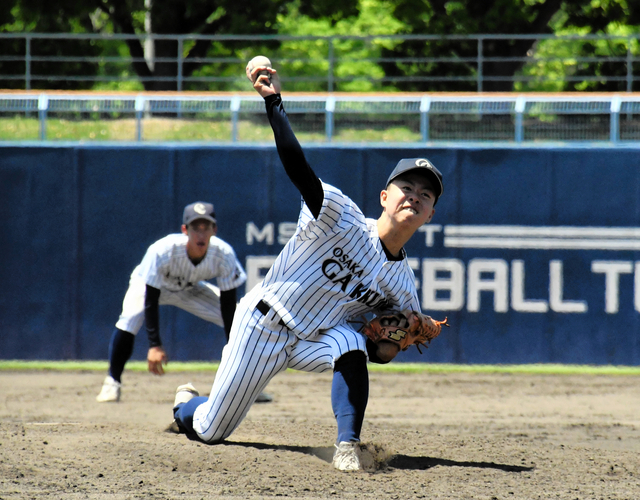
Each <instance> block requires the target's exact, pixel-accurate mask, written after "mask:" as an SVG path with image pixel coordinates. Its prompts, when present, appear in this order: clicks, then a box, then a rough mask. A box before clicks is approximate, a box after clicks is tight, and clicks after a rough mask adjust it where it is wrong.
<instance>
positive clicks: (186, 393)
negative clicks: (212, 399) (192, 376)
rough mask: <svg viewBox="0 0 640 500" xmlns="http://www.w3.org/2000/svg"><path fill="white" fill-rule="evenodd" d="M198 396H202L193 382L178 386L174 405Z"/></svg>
mask: <svg viewBox="0 0 640 500" xmlns="http://www.w3.org/2000/svg"><path fill="white" fill-rule="evenodd" d="M196 396H200V393H199V392H198V390H197V389H196V388H195V387H193V385H192V384H191V382H189V383H188V384H184V385H181V386H178V388H177V389H176V399H174V400H173V407H174V408H175V407H176V406H178V405H179V404H182V403H186V402H188V401H191V400H192V399H193V398H195V397H196Z"/></svg>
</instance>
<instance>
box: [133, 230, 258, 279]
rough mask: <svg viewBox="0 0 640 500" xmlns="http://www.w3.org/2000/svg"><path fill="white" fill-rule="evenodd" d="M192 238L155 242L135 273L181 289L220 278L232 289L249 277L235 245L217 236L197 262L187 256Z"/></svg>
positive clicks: (180, 236)
mask: <svg viewBox="0 0 640 500" xmlns="http://www.w3.org/2000/svg"><path fill="white" fill-rule="evenodd" d="M187 241H188V237H187V236H186V235H185V234H170V235H169V236H165V237H164V238H162V239H159V240H158V241H156V242H155V243H153V244H152V245H151V246H150V247H149V248H148V249H147V253H146V254H145V256H144V258H143V259H142V262H141V263H140V265H138V266H137V267H136V268H135V269H134V271H133V273H132V276H133V275H137V276H139V277H140V278H142V279H143V280H144V281H145V283H146V284H147V285H149V286H152V287H154V288H158V289H160V290H167V291H170V292H178V291H181V290H184V289H186V288H188V287H190V286H193V285H194V284H195V283H197V282H198V281H206V280H210V279H213V278H216V285H217V286H218V288H219V289H220V290H222V291H226V290H232V289H233V288H237V287H239V286H240V285H242V284H243V283H244V282H245V281H246V280H247V275H246V274H245V272H244V269H243V268H242V266H241V265H240V262H238V259H237V258H236V254H235V252H234V251H233V248H232V247H231V245H229V244H228V243H226V242H225V241H223V240H221V239H220V238H218V237H216V236H212V237H211V240H210V242H209V249H208V250H207V255H206V256H205V257H204V259H202V261H200V262H199V263H198V265H197V266H196V265H194V264H193V262H191V260H190V259H189V256H188V255H187Z"/></svg>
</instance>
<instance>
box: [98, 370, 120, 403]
mask: <svg viewBox="0 0 640 500" xmlns="http://www.w3.org/2000/svg"><path fill="white" fill-rule="evenodd" d="M121 388H122V384H121V383H120V382H117V381H116V380H115V379H113V378H112V377H111V375H108V376H107V378H105V379H104V382H103V383H102V389H101V390H100V394H98V395H97V396H96V401H97V402H98V403H117V402H118V401H120V389H121Z"/></svg>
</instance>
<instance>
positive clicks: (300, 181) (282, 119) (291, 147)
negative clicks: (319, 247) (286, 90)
mask: <svg viewBox="0 0 640 500" xmlns="http://www.w3.org/2000/svg"><path fill="white" fill-rule="evenodd" d="M265 105H266V107H267V116H268V117H269V123H271V128H272V129H273V135H274V137H275V140H276V147H277V148H278V155H279V156H280V161H282V165H283V166H284V170H285V172H286V173H287V175H288V176H289V179H291V182H293V185H294V186H295V187H296V188H298V191H300V194H301V195H302V199H303V200H304V202H305V203H306V204H307V206H308V207H309V210H310V211H311V213H312V214H313V216H314V217H315V218H316V219H317V218H318V215H319V214H320V209H321V208H322V202H323V200H324V189H322V182H320V179H319V178H318V176H317V175H316V174H315V172H314V171H313V170H312V169H311V166H310V165H309V163H308V162H307V159H306V158H305V156H304V153H303V151H302V148H301V147H300V143H299V142H298V139H297V138H296V136H295V134H294V133H293V130H291V125H290V124H289V119H288V118H287V114H286V113H285V111H284V106H283V105H282V97H281V96H280V94H275V95H270V96H267V97H266V98H265Z"/></svg>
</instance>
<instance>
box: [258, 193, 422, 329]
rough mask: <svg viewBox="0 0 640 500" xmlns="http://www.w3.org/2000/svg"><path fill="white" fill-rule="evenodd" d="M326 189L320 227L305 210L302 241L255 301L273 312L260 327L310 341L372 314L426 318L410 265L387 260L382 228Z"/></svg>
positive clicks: (288, 250)
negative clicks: (280, 326)
mask: <svg viewBox="0 0 640 500" xmlns="http://www.w3.org/2000/svg"><path fill="white" fill-rule="evenodd" d="M322 187H323V189H324V201H323V203H322V209H321V211H320V214H319V216H318V219H317V220H316V219H314V218H313V216H312V214H311V212H310V211H309V208H308V207H307V206H306V204H303V208H302V210H301V211H300V217H299V219H298V227H297V230H296V233H295V234H294V236H293V237H292V238H291V239H290V240H289V242H288V243H287V244H286V246H285V247H284V249H283V250H282V252H280V255H279V256H278V258H277V259H276V261H275V262H274V264H273V266H272V267H271V269H270V270H269V272H268V273H267V275H266V277H265V279H264V281H263V282H262V285H261V287H262V288H261V290H260V291H259V293H257V295H258V296H260V297H261V298H262V300H264V301H265V302H266V303H268V304H269V305H270V306H271V308H272V309H271V312H270V314H267V316H265V318H264V319H263V321H262V322H261V323H262V324H264V325H265V326H274V327H275V326H276V324H277V322H278V321H279V320H280V318H281V319H282V320H283V321H284V322H285V324H286V325H287V327H288V328H289V329H290V330H292V331H293V332H294V333H295V334H296V335H297V336H298V337H300V338H312V337H313V336H314V335H315V333H316V332H317V331H318V330H325V329H327V328H330V327H332V326H335V325H337V324H339V323H341V322H342V321H344V320H346V319H351V318H355V317H357V316H359V315H362V314H365V313H368V312H371V311H373V312H376V313H380V312H382V311H388V310H406V309H411V310H414V311H420V302H419V300H418V295H417V292H416V288H415V277H414V274H413V271H412V270H411V268H410V267H409V264H408V263H407V259H406V258H403V259H402V260H400V261H390V260H387V258H386V255H385V252H384V249H383V247H382V243H381V241H380V238H379V236H378V230H377V221H376V220H374V219H366V218H365V216H364V214H363V213H362V212H361V210H360V209H359V208H358V206H357V205H356V204H355V203H354V202H353V201H352V200H351V199H350V198H349V197H347V196H346V195H344V194H343V193H342V192H341V191H340V190H338V189H337V188H335V187H333V186H331V185H329V184H326V183H322ZM403 252H404V250H403ZM252 295H253V293H252ZM254 296H255V295H254ZM276 315H277V316H276Z"/></svg>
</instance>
